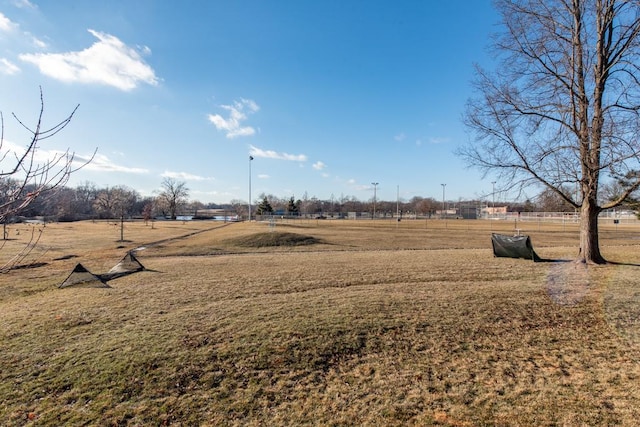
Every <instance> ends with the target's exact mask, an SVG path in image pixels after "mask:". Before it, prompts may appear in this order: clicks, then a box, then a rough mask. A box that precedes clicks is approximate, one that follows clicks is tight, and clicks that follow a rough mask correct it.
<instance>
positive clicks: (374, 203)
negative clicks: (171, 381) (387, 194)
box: [371, 182, 378, 219]
mask: <svg viewBox="0 0 640 427" xmlns="http://www.w3.org/2000/svg"><path fill="white" fill-rule="evenodd" d="M371 185H373V219H376V191H377V189H378V183H377V182H372V183H371Z"/></svg>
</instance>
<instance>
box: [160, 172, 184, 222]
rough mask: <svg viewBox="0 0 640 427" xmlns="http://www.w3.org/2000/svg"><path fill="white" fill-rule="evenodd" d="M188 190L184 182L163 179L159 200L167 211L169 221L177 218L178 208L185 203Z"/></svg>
mask: <svg viewBox="0 0 640 427" xmlns="http://www.w3.org/2000/svg"><path fill="white" fill-rule="evenodd" d="M188 198H189V189H188V188H187V183H186V182H178V181H176V180H175V179H173V178H165V179H164V180H163V181H162V190H161V191H160V195H159V199H160V201H161V203H162V204H163V205H165V206H166V208H167V210H168V211H169V215H170V216H171V219H176V218H177V211H178V208H179V207H180V206H181V205H183V204H184V203H186V202H187V199H188Z"/></svg>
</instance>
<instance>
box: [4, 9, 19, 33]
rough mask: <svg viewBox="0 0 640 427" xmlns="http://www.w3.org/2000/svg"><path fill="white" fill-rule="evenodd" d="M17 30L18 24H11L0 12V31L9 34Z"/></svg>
mask: <svg viewBox="0 0 640 427" xmlns="http://www.w3.org/2000/svg"><path fill="white" fill-rule="evenodd" d="M16 28H18V24H16V23H14V22H11V20H10V19H9V18H7V17H6V16H5V15H4V14H3V13H2V12H0V31H4V32H5V33H9V32H11V31H13V30H15V29H16Z"/></svg>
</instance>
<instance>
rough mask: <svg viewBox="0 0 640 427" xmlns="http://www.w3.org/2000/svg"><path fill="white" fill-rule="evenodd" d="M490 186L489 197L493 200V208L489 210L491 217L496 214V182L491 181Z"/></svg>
mask: <svg viewBox="0 0 640 427" xmlns="http://www.w3.org/2000/svg"><path fill="white" fill-rule="evenodd" d="M491 186H492V190H491V197H492V198H493V202H492V204H493V207H492V209H491V214H492V216H493V215H495V213H496V182H495V181H491Z"/></svg>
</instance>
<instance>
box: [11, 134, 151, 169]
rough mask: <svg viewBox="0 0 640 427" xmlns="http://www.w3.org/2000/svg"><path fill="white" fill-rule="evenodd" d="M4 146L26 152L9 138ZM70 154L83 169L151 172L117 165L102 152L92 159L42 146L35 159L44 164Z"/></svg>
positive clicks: (14, 150)
mask: <svg viewBox="0 0 640 427" xmlns="http://www.w3.org/2000/svg"><path fill="white" fill-rule="evenodd" d="M2 148H3V150H6V151H7V152H8V153H12V154H15V155H16V156H18V157H19V156H21V155H23V154H24V152H25V147H24V146H22V145H20V144H16V143H14V142H11V141H8V140H4V141H3V147H2ZM70 156H73V167H74V168H78V167H80V166H83V170H84V169H86V170H90V171H99V172H125V173H133V174H146V173H148V172H149V171H148V170H147V169H142V168H131V167H127V166H120V165H117V164H115V163H113V162H112V161H111V160H110V159H109V158H108V157H107V156H105V155H102V154H95V155H94V156H93V160H91V155H83V154H78V153H72V152H70V151H69V152H65V151H60V150H45V149H43V148H41V147H38V149H37V151H36V152H35V157H34V160H35V161H36V162H37V163H39V164H44V163H47V162H48V163H55V162H56V161H58V160H60V159H63V158H65V157H66V158H68V159H70ZM13 159H15V157H14V156H13V155H10V156H7V157H5V158H4V160H3V161H4V162H6V163H7V164H3V163H2V162H0V167H2V168H4V169H6V167H5V166H7V167H10V168H11V167H12V166H13V164H9V163H10V162H11V161H12V160H13ZM89 160H91V162H90V163H88V164H87V162H88V161H89Z"/></svg>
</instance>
